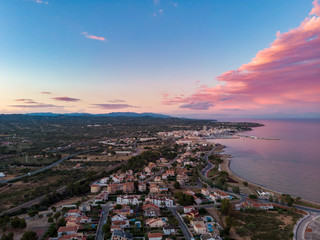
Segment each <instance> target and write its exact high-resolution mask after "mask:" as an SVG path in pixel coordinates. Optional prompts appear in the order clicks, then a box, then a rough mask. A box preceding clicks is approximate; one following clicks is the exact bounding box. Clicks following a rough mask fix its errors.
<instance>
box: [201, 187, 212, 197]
mask: <svg viewBox="0 0 320 240" xmlns="http://www.w3.org/2000/svg"><path fill="white" fill-rule="evenodd" d="M201 194H202V195H204V196H206V197H208V196H209V195H210V192H209V190H208V189H206V188H202V189H201Z"/></svg>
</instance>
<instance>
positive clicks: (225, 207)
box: [220, 199, 231, 215]
mask: <svg viewBox="0 0 320 240" xmlns="http://www.w3.org/2000/svg"><path fill="white" fill-rule="evenodd" d="M220 210H221V212H222V214H224V215H228V214H229V213H230V211H231V204H230V202H229V201H228V200H227V199H222V201H221V209H220Z"/></svg>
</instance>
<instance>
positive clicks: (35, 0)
mask: <svg viewBox="0 0 320 240" xmlns="http://www.w3.org/2000/svg"><path fill="white" fill-rule="evenodd" d="M24 1H25V2H34V3H39V4H49V3H48V2H47V1H42V0H24Z"/></svg>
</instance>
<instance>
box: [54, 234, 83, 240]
mask: <svg viewBox="0 0 320 240" xmlns="http://www.w3.org/2000/svg"><path fill="white" fill-rule="evenodd" d="M60 239H61V240H86V239H87V236H83V234H82V233H81V234H80V233H75V234H70V235H63V236H62V237H61V238H59V240H60Z"/></svg>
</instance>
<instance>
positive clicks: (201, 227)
mask: <svg viewBox="0 0 320 240" xmlns="http://www.w3.org/2000/svg"><path fill="white" fill-rule="evenodd" d="M191 224H192V225H193V229H194V231H195V232H196V233H197V234H206V233H207V228H206V225H205V223H204V221H192V222H191Z"/></svg>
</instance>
